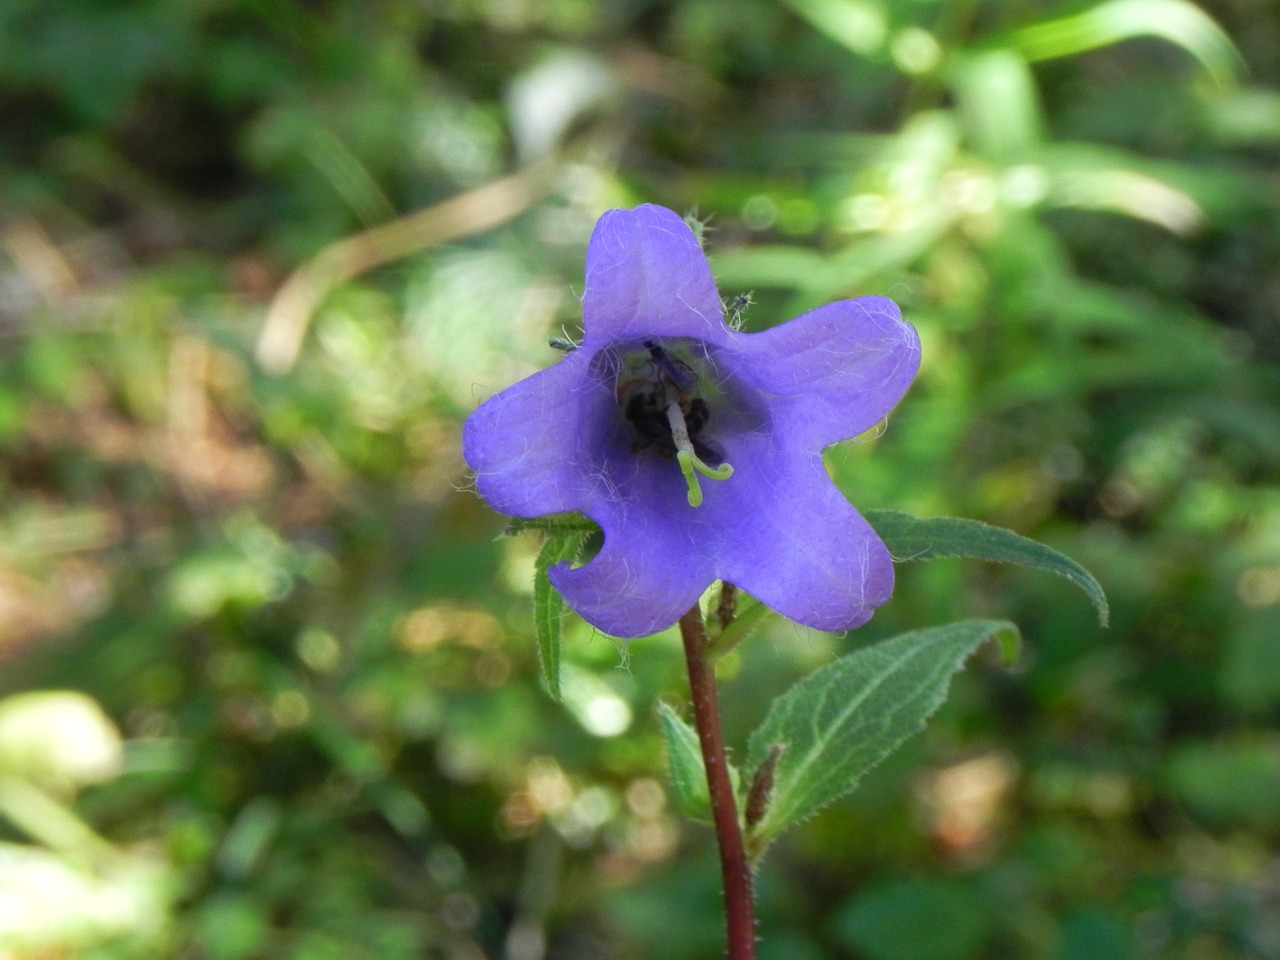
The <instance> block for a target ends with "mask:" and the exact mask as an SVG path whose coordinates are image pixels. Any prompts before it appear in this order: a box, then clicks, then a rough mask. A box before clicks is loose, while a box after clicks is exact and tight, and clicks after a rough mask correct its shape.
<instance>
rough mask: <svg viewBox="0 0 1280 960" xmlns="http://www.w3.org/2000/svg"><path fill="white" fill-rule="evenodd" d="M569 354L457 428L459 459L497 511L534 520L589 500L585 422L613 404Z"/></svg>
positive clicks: (582, 362)
mask: <svg viewBox="0 0 1280 960" xmlns="http://www.w3.org/2000/svg"><path fill="white" fill-rule="evenodd" d="M589 364H590V358H589V357H587V356H586V355H585V354H584V353H582V352H575V353H572V354H570V355H569V356H567V357H565V358H564V359H563V360H561V361H560V362H559V363H558V364H556V365H555V366H554V367H550V368H549V369H547V370H543V371H541V372H539V373H535V374H534V375H533V376H531V377H529V378H528V379H526V380H521V381H520V382H519V383H517V384H515V385H514V386H511V387H508V388H507V389H506V390H504V391H502V393H500V394H498V395H497V396H495V397H493V398H491V399H489V400H486V401H485V402H484V403H482V404H481V405H480V406H479V407H478V408H477V409H476V411H475V412H474V413H472V414H471V416H470V417H468V418H467V422H466V425H465V426H464V427H463V429H462V456H463V459H465V460H466V461H467V465H468V466H469V467H470V468H471V469H472V470H473V471H474V472H475V475H476V487H477V489H478V490H479V491H480V495H481V496H483V497H484V499H485V500H486V501H488V503H489V505H490V506H491V507H493V509H495V510H497V511H498V512H499V513H505V514H507V515H508V516H512V517H539V516H544V515H545V514H548V513H566V512H569V511H573V510H579V509H581V508H582V505H583V503H585V502H586V501H587V500H588V499H589V498H590V496H591V490H592V486H593V485H592V481H591V476H592V473H593V471H592V469H591V468H589V467H587V466H584V464H583V460H582V457H583V454H584V453H585V451H583V450H582V440H583V433H584V431H583V428H582V424H583V421H584V419H586V418H589V417H591V416H592V415H593V414H594V413H595V411H598V410H607V409H608V408H609V405H611V404H612V403H613V398H612V395H611V393H610V391H609V390H608V389H607V388H606V387H604V386H603V385H602V384H601V383H600V382H599V381H598V380H597V379H596V378H593V377H590V376H588V375H587V370H588V367H589Z"/></svg>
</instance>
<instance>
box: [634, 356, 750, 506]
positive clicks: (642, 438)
mask: <svg viewBox="0 0 1280 960" xmlns="http://www.w3.org/2000/svg"><path fill="white" fill-rule="evenodd" d="M644 348H645V350H646V351H648V357H647V358H644V359H642V362H641V363H640V364H639V365H638V366H637V367H636V368H635V369H634V370H633V371H631V372H632V373H633V374H634V375H633V376H631V377H630V378H629V379H627V380H626V381H625V382H624V383H622V384H620V385H619V386H618V405H619V406H620V407H622V409H623V414H624V415H625V416H626V418H627V420H628V422H630V424H631V426H632V427H633V428H634V429H635V432H636V440H635V443H634V444H632V449H633V450H634V451H635V452H636V453H640V452H641V451H643V450H646V449H648V448H650V447H654V448H656V449H657V451H658V454H659V455H660V456H662V457H664V458H665V459H668V460H671V459H674V460H676V461H677V462H678V463H679V464H680V472H681V473H682V474H683V475H684V480H685V485H686V486H687V487H688V489H689V494H688V499H689V506H691V507H697V506H700V505H701V504H702V486H701V484H700V482H699V480H698V474H701V475H702V476H704V477H706V478H708V479H709V480H728V479H729V478H730V477H731V476H733V467H732V466H730V465H729V464H728V463H725V462H724V458H723V457H721V456H720V455H719V454H718V453H717V452H716V451H715V449H714V448H712V447H711V446H710V445H709V444H708V443H707V441H706V439H704V438H703V436H702V431H703V429H704V428H705V427H706V426H707V424H708V422H709V421H710V420H711V408H710V406H708V405H707V401H706V400H705V399H703V398H702V396H700V395H699V394H698V393H697V392H696V391H697V388H698V378H697V375H696V374H695V373H694V370H693V367H691V366H690V365H689V364H688V363H686V362H685V361H683V360H681V359H679V358H678V357H676V356H674V355H673V354H671V353H670V352H668V351H667V350H666V349H664V348H663V347H661V346H659V345H658V344H657V343H655V342H653V341H652V340H646V341H645V342H644ZM708 461H710V462H711V463H714V464H715V466H712V465H711V463H709V462H708Z"/></svg>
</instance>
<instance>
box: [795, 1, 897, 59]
mask: <svg viewBox="0 0 1280 960" xmlns="http://www.w3.org/2000/svg"><path fill="white" fill-rule="evenodd" d="M784 2H785V3H786V5H787V6H789V7H790V8H791V9H792V10H794V11H795V12H796V13H798V14H799V15H800V16H802V17H804V18H805V19H806V20H808V21H809V23H811V24H812V25H813V26H814V27H816V28H817V29H818V30H820V31H822V32H823V33H825V34H826V35H827V36H828V37H830V38H831V39H832V40H834V41H835V42H836V43H838V44H840V45H841V46H844V47H847V48H848V49H850V50H852V51H853V52H854V53H857V54H862V55H864V56H865V55H866V54H869V53H874V52H875V51H876V50H878V49H879V48H880V47H881V46H882V45H883V44H884V41H885V38H886V37H887V36H888V34H889V27H888V23H887V21H886V19H885V13H884V10H883V9H881V7H880V5H879V4H876V3H870V2H868V0H784Z"/></svg>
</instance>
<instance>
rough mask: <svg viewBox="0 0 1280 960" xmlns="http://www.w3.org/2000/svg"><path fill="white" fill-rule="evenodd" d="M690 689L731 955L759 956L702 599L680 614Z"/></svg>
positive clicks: (749, 959) (744, 959)
mask: <svg viewBox="0 0 1280 960" xmlns="http://www.w3.org/2000/svg"><path fill="white" fill-rule="evenodd" d="M680 637H681V639H682V640H683V641H684V655H685V662H686V664H687V666H688V670H689V689H690V692H691V693H692V694H693V719H694V727H695V728H696V729H697V731H698V743H699V745H700V746H701V747H702V763H703V766H704V767H706V771H707V790H708V793H709V794H710V798H711V817H712V821H713V823H714V824H715V831H716V844H717V846H719V848H720V872H721V875H722V877H723V879H724V909H725V925H726V928H727V934H728V943H729V960H755V956H756V922H755V904H754V902H753V896H752V891H751V866H750V864H749V863H748V861H747V854H746V848H745V846H744V844H743V841H742V825H741V823H740V822H739V821H738V808H737V803H736V802H735V800H734V795H733V783H732V781H731V780H730V779H729V762H728V758H727V757H726V755H725V748H724V734H723V732H722V731H721V729H720V708H719V704H718V701H717V697H716V673H715V664H714V661H713V660H712V658H711V656H710V650H709V646H710V644H709V643H708V640H707V631H706V625H705V623H704V621H703V619H702V610H701V609H700V608H699V607H698V605H697V604H694V606H693V608H692V609H691V610H690V611H689V612H688V613H686V614H685V615H684V616H683V617H681V618H680Z"/></svg>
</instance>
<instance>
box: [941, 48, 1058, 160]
mask: <svg viewBox="0 0 1280 960" xmlns="http://www.w3.org/2000/svg"><path fill="white" fill-rule="evenodd" d="M951 83H952V87H953V89H954V90H955V94H956V100H957V101H958V103H959V105H960V112H961V114H962V116H963V117H964V121H965V129H966V131H967V133H968V138H969V142H970V143H971V144H972V146H973V148H974V150H975V151H977V153H978V154H980V155H981V156H983V157H986V158H988V159H991V160H996V161H998V162H1000V163H1016V162H1018V161H1023V160H1026V159H1027V158H1028V157H1029V156H1030V155H1031V153H1032V151H1033V150H1034V149H1035V148H1036V147H1037V146H1038V145H1039V143H1040V141H1041V140H1043V139H1044V116H1043V110H1042V109H1041V106H1040V94H1039V91H1038V90H1037V89H1036V81H1035V77H1034V76H1032V73H1031V68H1030V66H1029V65H1028V64H1027V61H1026V58H1025V57H1023V56H1022V55H1021V54H1019V53H1018V52H1017V51H1015V50H1007V49H1001V50H982V51H977V52H973V53H967V54H964V55H962V56H959V57H957V58H956V63H955V66H954V69H953V73H952V77H951Z"/></svg>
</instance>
